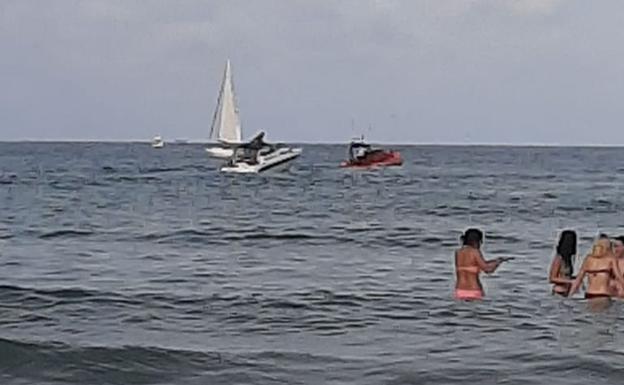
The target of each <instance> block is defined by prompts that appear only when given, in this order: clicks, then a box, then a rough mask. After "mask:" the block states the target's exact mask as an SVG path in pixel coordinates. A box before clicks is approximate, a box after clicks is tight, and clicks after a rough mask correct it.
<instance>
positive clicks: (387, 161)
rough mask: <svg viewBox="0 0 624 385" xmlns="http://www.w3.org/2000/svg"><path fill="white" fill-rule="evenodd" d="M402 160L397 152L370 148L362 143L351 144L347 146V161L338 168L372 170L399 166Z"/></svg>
mask: <svg viewBox="0 0 624 385" xmlns="http://www.w3.org/2000/svg"><path fill="white" fill-rule="evenodd" d="M402 164H403V159H402V158H401V154H400V153H399V152H398V151H386V150H382V149H379V148H372V147H371V146H370V145H369V144H366V143H364V142H351V144H350V145H349V160H347V161H344V162H342V163H340V167H349V168H372V167H389V166H400V165H402Z"/></svg>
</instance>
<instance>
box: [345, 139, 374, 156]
mask: <svg viewBox="0 0 624 385" xmlns="http://www.w3.org/2000/svg"><path fill="white" fill-rule="evenodd" d="M370 149H371V146H370V145H369V144H366V143H364V142H351V144H350V145H349V159H350V160H351V161H358V160H362V159H364V158H365V157H366V155H367V154H368V153H369V151H370Z"/></svg>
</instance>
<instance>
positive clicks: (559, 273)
mask: <svg viewBox="0 0 624 385" xmlns="http://www.w3.org/2000/svg"><path fill="white" fill-rule="evenodd" d="M575 256H576V233H575V232H574V231H572V230H564V231H562V232H561V236H560V237H559V243H558V244H557V254H556V255H555V257H554V258H553V260H552V263H551V264H550V273H549V275H548V279H549V281H550V283H552V284H553V288H552V293H553V294H558V295H561V296H564V297H567V296H568V292H569V291H570V287H571V286H572V283H573V282H574V257H575Z"/></svg>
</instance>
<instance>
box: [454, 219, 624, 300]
mask: <svg viewBox="0 0 624 385" xmlns="http://www.w3.org/2000/svg"><path fill="white" fill-rule="evenodd" d="M460 240H461V243H462V246H461V248H460V249H459V250H457V252H456V253H455V271H456V275H457V281H456V284H455V298H457V299H460V300H478V299H482V298H483V295H484V292H483V286H482V285H481V281H480V280H479V274H480V273H481V272H483V273H486V274H491V273H493V272H494V271H496V269H497V268H498V267H499V266H500V265H501V264H502V263H504V262H506V261H509V260H511V259H513V257H510V258H497V259H492V260H486V259H485V258H484V257H483V254H482V253H481V245H482V244H483V232H482V231H481V230H479V229H475V228H472V229H468V230H466V232H465V233H464V234H463V235H462V236H461V238H460ZM576 250H577V235H576V232H574V231H573V230H564V231H562V232H561V235H560V237H559V242H558V243H557V248H556V253H555V256H554V258H553V260H552V263H551V265H550V272H549V276H548V279H549V281H550V283H551V284H552V285H553V288H552V293H553V295H559V296H563V297H568V296H571V295H574V294H575V293H576V292H577V291H578V290H579V288H580V287H581V286H582V285H583V284H584V281H585V278H587V285H586V286H585V298H587V299H596V298H598V299H610V298H612V297H620V298H624V236H619V237H615V238H612V239H611V238H609V237H608V236H607V235H604V234H601V235H600V236H599V237H598V239H597V240H596V241H595V243H594V245H593V246H592V249H591V251H590V253H589V254H588V255H587V256H586V257H585V259H584V260H583V263H582V265H581V268H580V270H579V271H578V273H577V274H576V275H575V272H574V265H575V258H576V255H577V251H576Z"/></svg>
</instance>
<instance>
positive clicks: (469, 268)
mask: <svg viewBox="0 0 624 385" xmlns="http://www.w3.org/2000/svg"><path fill="white" fill-rule="evenodd" d="M457 271H465V272H468V273H473V274H477V273H479V268H478V267H477V266H457Z"/></svg>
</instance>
